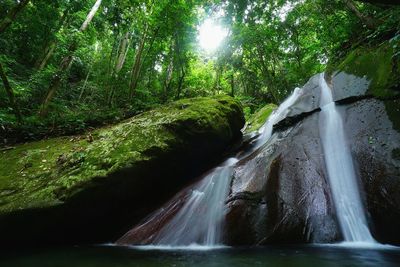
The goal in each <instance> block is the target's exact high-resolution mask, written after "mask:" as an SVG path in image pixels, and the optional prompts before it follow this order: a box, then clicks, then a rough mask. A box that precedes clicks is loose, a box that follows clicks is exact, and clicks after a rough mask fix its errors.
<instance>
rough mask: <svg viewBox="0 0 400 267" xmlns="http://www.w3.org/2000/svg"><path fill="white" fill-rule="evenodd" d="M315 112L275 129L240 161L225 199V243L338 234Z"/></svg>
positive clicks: (288, 240)
mask: <svg viewBox="0 0 400 267" xmlns="http://www.w3.org/2000/svg"><path fill="white" fill-rule="evenodd" d="M318 117H319V116H318V114H317V113H315V114H313V115H311V116H309V117H307V118H306V119H304V120H302V121H301V122H299V123H298V124H297V125H295V126H294V127H293V128H291V129H288V130H286V131H284V132H279V133H276V134H275V135H274V136H273V137H272V139H273V140H272V141H271V142H270V143H268V144H267V145H266V146H264V147H262V148H260V149H259V150H258V151H256V152H255V153H254V154H253V155H252V156H251V158H250V159H246V160H244V161H243V162H240V163H239V165H238V167H237V169H236V172H235V176H234V180H233V183H232V193H231V196H230V199H229V200H228V209H229V212H228V214H227V224H226V237H227V241H228V243H229V244H233V245H244V244H267V243H277V242H278V243H293V242H298V243H300V242H319V243H321V242H332V241H335V240H338V239H339V237H340V231H338V226H337V223H336V220H335V216H334V213H335V211H334V209H333V207H332V200H331V194H330V190H329V184H328V183H327V178H326V174H325V167H324V161H323V153H322V148H321V144H320V139H319V130H318V127H315V125H318ZM244 236H245V238H242V237H244Z"/></svg>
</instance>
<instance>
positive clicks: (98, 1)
mask: <svg viewBox="0 0 400 267" xmlns="http://www.w3.org/2000/svg"><path fill="white" fill-rule="evenodd" d="M101 2H102V0H96V3H94V6H93V7H92V9H91V10H90V12H89V14H88V15H87V17H86V20H85V21H84V22H83V24H82V26H81V27H80V28H79V31H80V32H83V31H85V30H86V29H87V27H88V26H89V24H90V22H92V20H93V18H94V15H96V13H97V11H98V10H99V8H100V5H101Z"/></svg>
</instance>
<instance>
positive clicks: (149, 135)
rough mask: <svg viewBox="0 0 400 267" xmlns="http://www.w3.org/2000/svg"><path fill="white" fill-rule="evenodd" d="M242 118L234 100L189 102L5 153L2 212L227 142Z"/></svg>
mask: <svg viewBox="0 0 400 267" xmlns="http://www.w3.org/2000/svg"><path fill="white" fill-rule="evenodd" d="M243 120H244V119H243V114H242V111H241V107H240V104H239V103H238V102H236V101H235V100H233V99H232V98H230V97H227V96H221V97H218V98H215V99H210V98H196V99H185V100H180V101H177V102H174V103H171V104H169V105H166V106H163V107H161V108H158V109H155V110H152V111H149V112H146V113H143V114H141V115H139V116H136V117H133V118H131V119H129V120H127V121H125V122H123V123H120V124H118V125H115V126H111V127H107V128H102V129H99V130H96V131H94V132H92V133H87V134H85V135H82V136H75V137H63V138H54V139H49V140H44V141H40V142H33V143H28V144H24V145H20V146H18V147H17V148H16V149H13V150H9V151H4V152H2V153H1V154H0V213H2V212H7V211H13V210H19V209H26V208H33V207H40V208H42V207H48V206H53V205H57V204H60V203H63V202H65V201H68V199H69V198H71V197H72V196H73V195H74V194H75V193H76V192H79V191H80V190H83V189H85V188H87V187H90V184H91V183H95V182H96V181H97V180H98V179H107V177H109V176H110V175H112V174H113V173H115V172H118V171H121V170H123V169H130V170H131V171H132V172H134V171H135V169H136V168H138V166H139V165H140V166H142V165H143V164H145V163H146V162H148V161H152V160H154V159H155V158H157V157H159V156H165V155H168V153H169V152H170V151H171V150H174V149H175V150H176V148H177V147H178V148H180V147H185V146H189V147H190V145H191V144H189V143H190V142H197V140H198V139H200V138H206V137H209V138H210V140H211V141H212V140H214V141H215V140H220V141H221V142H222V141H223V140H225V141H226V142H227V143H228V142H230V140H232V138H233V137H234V134H235V131H239V130H240V128H241V127H242V125H241V124H243ZM89 136H91V137H89ZM89 139H93V141H90V142H89ZM171 160H173V159H171Z"/></svg>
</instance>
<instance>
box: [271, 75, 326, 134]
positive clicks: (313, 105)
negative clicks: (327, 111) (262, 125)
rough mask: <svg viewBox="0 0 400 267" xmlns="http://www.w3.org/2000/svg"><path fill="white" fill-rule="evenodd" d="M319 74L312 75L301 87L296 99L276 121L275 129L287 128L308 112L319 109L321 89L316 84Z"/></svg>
mask: <svg viewBox="0 0 400 267" xmlns="http://www.w3.org/2000/svg"><path fill="white" fill-rule="evenodd" d="M318 79H319V74H317V75H315V76H313V77H312V78H311V79H310V80H309V81H308V82H307V83H306V84H305V85H304V86H303V88H302V90H301V92H300V96H299V97H298V99H297V101H296V102H295V103H294V104H293V105H292V106H291V107H290V108H288V110H287V111H286V114H283V115H284V119H282V120H281V121H279V122H277V124H276V125H275V126H274V128H275V129H283V128H287V127H289V126H291V125H293V124H295V123H296V122H298V121H299V120H301V119H302V118H305V117H307V116H308V115H309V114H311V113H313V112H316V111H318V110H319V102H320V96H321V89H320V87H319V85H318Z"/></svg>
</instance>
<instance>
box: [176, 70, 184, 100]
mask: <svg viewBox="0 0 400 267" xmlns="http://www.w3.org/2000/svg"><path fill="white" fill-rule="evenodd" d="M185 76H186V73H185V69H184V68H183V67H182V70H181V77H179V82H178V93H177V95H176V99H179V98H180V97H181V93H182V87H183V82H184V81H185Z"/></svg>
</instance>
